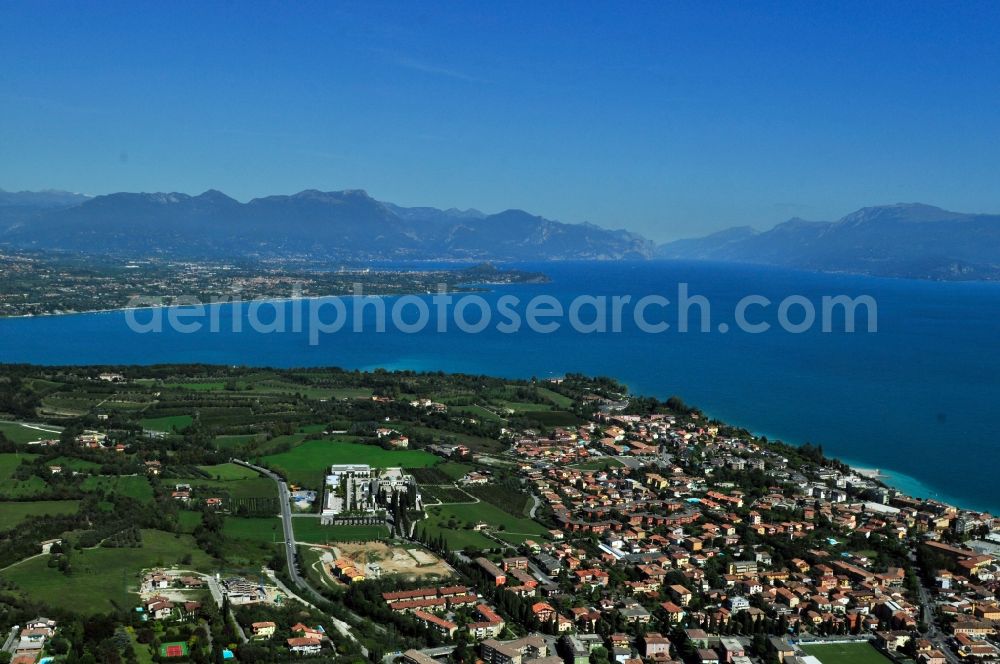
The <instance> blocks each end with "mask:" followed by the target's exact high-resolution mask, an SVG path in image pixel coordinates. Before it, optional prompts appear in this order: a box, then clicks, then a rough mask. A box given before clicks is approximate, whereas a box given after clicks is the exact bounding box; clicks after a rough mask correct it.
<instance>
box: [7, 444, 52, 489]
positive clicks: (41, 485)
mask: <svg viewBox="0 0 1000 664" xmlns="http://www.w3.org/2000/svg"><path fill="white" fill-rule="evenodd" d="M36 458H37V457H36V455H34V454H0V498H30V497H31V496H36V495H38V494H39V493H41V492H43V491H45V490H46V489H47V488H48V486H47V485H46V484H45V480H43V479H42V478H40V477H36V476H31V477H29V478H28V479H26V480H15V479H13V477H14V471H15V470H17V467H18V466H19V465H21V462H22V461H24V462H31V461H34V460H35V459H36Z"/></svg>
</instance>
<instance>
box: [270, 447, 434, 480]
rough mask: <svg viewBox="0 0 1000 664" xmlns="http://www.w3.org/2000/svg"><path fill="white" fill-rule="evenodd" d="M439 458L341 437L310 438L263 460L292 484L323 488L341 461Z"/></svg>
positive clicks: (380, 464) (419, 462) (411, 463)
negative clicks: (335, 466)
mask: <svg viewBox="0 0 1000 664" xmlns="http://www.w3.org/2000/svg"><path fill="white" fill-rule="evenodd" d="M438 461H439V459H438V457H436V456H434V455H433V454H431V453H429V452H424V451H422V450H385V449H382V448H381V447H378V446H376V445H361V444H358V443H350V442H345V441H339V440H309V441H306V442H304V443H302V444H301V445H299V446H298V447H295V448H294V449H292V450H290V451H288V452H282V453H280V454H273V455H270V456H266V457H264V458H263V462H264V463H265V464H266V465H268V466H269V467H271V468H274V469H275V470H277V471H279V472H283V473H284V474H285V475H286V476H287V478H288V481H289V482H290V483H292V484H297V485H300V486H306V487H311V488H319V487H321V486H322V485H323V478H324V476H325V475H326V471H327V469H328V468H329V466H331V465H333V464H338V463H367V464H369V465H371V466H373V467H375V468H390V467H393V466H402V467H406V468H421V467H425V466H433V465H434V464H436V463H437V462H438Z"/></svg>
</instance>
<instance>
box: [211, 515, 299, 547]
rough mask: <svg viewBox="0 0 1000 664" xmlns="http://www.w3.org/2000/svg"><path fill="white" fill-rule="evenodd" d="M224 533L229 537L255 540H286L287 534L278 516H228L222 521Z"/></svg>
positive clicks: (269, 541)
mask: <svg viewBox="0 0 1000 664" xmlns="http://www.w3.org/2000/svg"><path fill="white" fill-rule="evenodd" d="M222 534H223V535H225V536H226V537H227V538H232V539H242V540H252V541H254V542H267V543H271V542H284V541H285V536H284V532H283V531H282V529H281V519H279V518H278V517H271V518H267V517H256V518H255V517H235V516H227V517H226V520H225V521H223V523H222Z"/></svg>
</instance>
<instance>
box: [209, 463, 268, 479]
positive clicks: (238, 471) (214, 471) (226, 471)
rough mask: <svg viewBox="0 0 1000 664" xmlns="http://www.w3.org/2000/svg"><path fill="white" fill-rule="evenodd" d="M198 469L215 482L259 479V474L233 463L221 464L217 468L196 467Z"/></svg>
mask: <svg viewBox="0 0 1000 664" xmlns="http://www.w3.org/2000/svg"><path fill="white" fill-rule="evenodd" d="M198 468H199V469H200V470H203V471H205V472H206V473H208V474H209V475H211V476H212V479H216V480H223V481H231V480H248V479H254V478H257V477H260V473H258V472H257V471H255V470H250V469H249V468H247V467H246V466H241V465H239V464H235V463H221V464H219V465H217V466H198Z"/></svg>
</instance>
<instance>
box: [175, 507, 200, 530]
mask: <svg viewBox="0 0 1000 664" xmlns="http://www.w3.org/2000/svg"><path fill="white" fill-rule="evenodd" d="M200 523H201V512H195V511H194V510H180V511H179V512H177V525H178V526H179V527H180V530H181V532H182V533H188V534H190V533H193V532H194V529H195V528H197V527H198V525H199V524H200Z"/></svg>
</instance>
